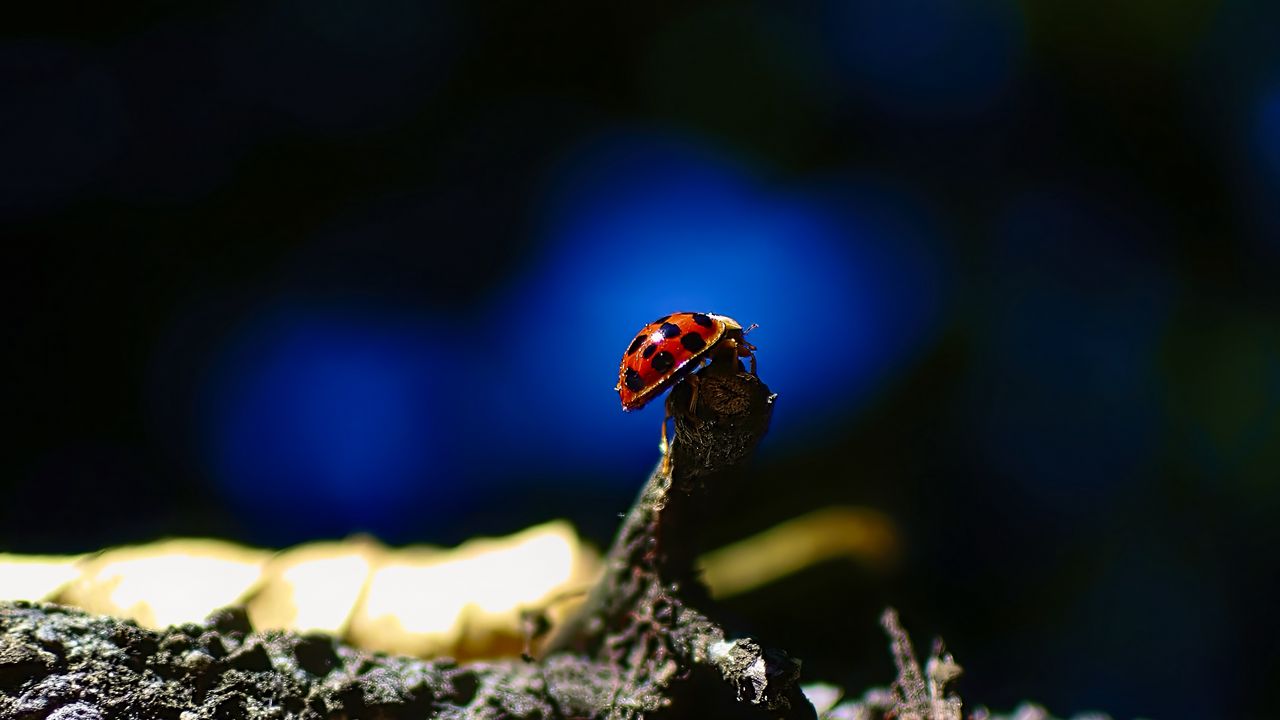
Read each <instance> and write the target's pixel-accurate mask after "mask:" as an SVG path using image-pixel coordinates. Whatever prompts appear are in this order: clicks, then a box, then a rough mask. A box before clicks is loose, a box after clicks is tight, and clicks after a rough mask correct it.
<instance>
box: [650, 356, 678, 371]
mask: <svg viewBox="0 0 1280 720" xmlns="http://www.w3.org/2000/svg"><path fill="white" fill-rule="evenodd" d="M649 362H650V364H652V365H653V369H654V370H657V371H658V372H660V373H665V372H667V371H668V370H670V369H671V368H673V367H675V366H676V359H675V358H673V357H671V353H669V352H667V351H666V350H663V351H662V352H660V353H658V354H657V355H654V356H653V360H650V361H649Z"/></svg>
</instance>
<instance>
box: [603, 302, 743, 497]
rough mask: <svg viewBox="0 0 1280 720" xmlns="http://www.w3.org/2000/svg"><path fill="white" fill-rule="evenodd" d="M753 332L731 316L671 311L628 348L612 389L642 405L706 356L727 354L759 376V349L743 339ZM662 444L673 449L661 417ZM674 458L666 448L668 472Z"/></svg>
mask: <svg viewBox="0 0 1280 720" xmlns="http://www.w3.org/2000/svg"><path fill="white" fill-rule="evenodd" d="M751 327H752V328H754V327H755V326H754V325H753V326H751ZM750 330H751V328H746V329H743V327H742V325H741V323H739V322H738V321H737V320H734V319H733V318H731V317H729V316H727V315H716V314H714V313H692V312H682V313H673V314H671V315H664V316H663V317H660V318H658V319H657V320H654V321H653V322H651V323H649V324H648V325H645V326H644V327H643V328H642V329H641V330H640V332H639V333H637V334H636V336H635V339H634V340H632V341H631V344H630V345H629V346H627V351H626V352H625V353H624V354H623V356H622V365H621V366H620V367H619V368H618V385H617V387H616V388H614V389H615V390H617V391H618V396H619V398H621V400H622V409H623V410H638V409H640V408H642V407H644V406H645V405H646V404H647V403H648V402H649V401H650V400H653V399H654V398H656V397H657V396H658V395H661V394H662V391H663V390H666V389H667V388H669V387H671V386H672V385H674V384H675V383H676V382H678V381H679V380H680V379H681V378H683V377H685V376H686V375H688V374H689V373H690V372H692V371H694V370H695V369H697V368H698V367H699V366H700V365H702V361H704V360H713V361H714V360H715V359H716V358H717V357H721V356H729V358H730V359H732V360H733V367H735V368H736V367H738V363H737V360H736V358H739V357H744V358H749V359H750V361H751V374H752V375H754V374H756V356H755V354H754V351H755V349H756V348H755V346H754V345H752V344H751V343H749V342H747V340H746V337H745V335H746V333H747V332H748V331H750ZM667 417H670V410H669V409H668V412H667ZM662 447H663V449H664V451H667V450H669V448H668V447H667V422H666V418H664V419H663V421H662ZM670 457H671V454H670V452H666V454H665V456H664V458H663V471H664V472H667V471H669V467H670V465H669V463H670Z"/></svg>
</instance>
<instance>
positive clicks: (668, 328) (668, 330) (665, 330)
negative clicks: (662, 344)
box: [662, 323, 680, 340]
mask: <svg viewBox="0 0 1280 720" xmlns="http://www.w3.org/2000/svg"><path fill="white" fill-rule="evenodd" d="M662 337H664V338H666V339H668V340H670V339H671V338H678V337H680V326H679V325H676V324H675V323H662Z"/></svg>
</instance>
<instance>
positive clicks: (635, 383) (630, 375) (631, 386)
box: [622, 368, 644, 392]
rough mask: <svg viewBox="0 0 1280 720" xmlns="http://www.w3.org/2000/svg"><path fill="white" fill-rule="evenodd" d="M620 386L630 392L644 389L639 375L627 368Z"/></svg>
mask: <svg viewBox="0 0 1280 720" xmlns="http://www.w3.org/2000/svg"><path fill="white" fill-rule="evenodd" d="M622 384H623V385H625V386H626V388H627V389H628V390H630V391H631V392H640V388H643V387H644V380H643V379H641V378H640V373H638V372H636V371H635V370H632V369H631V368H627V372H626V376H625V377H624V378H623V379H622Z"/></svg>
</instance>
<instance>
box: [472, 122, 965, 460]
mask: <svg viewBox="0 0 1280 720" xmlns="http://www.w3.org/2000/svg"><path fill="white" fill-rule="evenodd" d="M553 188H554V190H553V192H552V193H551V195H550V196H549V198H548V210H547V215H546V223H545V230H544V232H545V233H546V234H547V250H546V255H545V256H544V257H543V258H541V259H539V260H538V261H537V262H535V263H534V264H533V266H532V267H531V269H530V273H529V275H528V277H527V278H526V279H525V280H524V281H523V282H519V283H517V284H516V285H515V286H514V288H513V290H512V291H511V292H509V293H506V294H504V295H503V296H502V297H501V299H500V301H499V302H497V303H496V304H495V306H494V310H493V315H492V317H491V319H490V320H489V321H488V322H486V323H485V326H486V327H488V328H491V330H492V332H493V335H492V340H491V341H490V342H487V343H483V344H482V346H483V347H491V348H506V349H507V352H505V353H504V352H495V353H492V354H490V355H489V357H488V362H489V363H492V364H502V365H503V366H505V367H506V368H508V372H505V373H503V372H499V373H497V374H496V377H500V378H504V379H512V378H513V381H510V382H506V383H498V384H495V385H494V386H493V388H494V393H495V394H496V395H498V396H499V397H497V398H496V399H495V400H494V401H493V402H492V403H491V406H493V407H498V408H502V410H503V411H504V414H503V415H502V418H503V421H504V422H505V423H507V424H509V427H510V428H511V432H512V442H513V444H514V446H515V447H517V448H520V456H521V457H526V456H535V457H542V458H545V459H550V458H559V459H560V460H561V461H565V462H570V463H581V464H582V466H583V467H592V468H597V469H600V470H603V469H606V468H613V469H614V470H615V471H616V469H617V459H618V457H619V454H620V453H621V455H622V456H624V457H627V458H630V459H631V461H632V463H637V462H643V461H644V460H645V459H648V460H649V461H652V460H653V458H654V457H655V454H654V445H655V443H656V442H657V431H658V427H657V425H658V421H659V420H660V418H661V416H662V410H661V408H660V407H654V406H660V405H661V403H654V404H653V406H651V408H653V409H646V411H644V412H642V413H640V414H639V415H638V416H637V415H634V414H633V415H624V414H623V413H622V411H621V409H620V407H619V405H618V402H617V398H616V394H615V393H614V392H613V390H612V387H613V385H614V384H615V383H616V382H617V366H618V362H619V360H620V358H621V353H622V350H623V349H625V347H626V344H627V342H628V341H629V340H630V338H631V337H632V336H633V335H634V334H635V332H636V330H638V329H639V328H640V327H642V326H643V325H644V324H645V323H647V322H649V321H650V320H652V319H653V318H654V317H657V316H659V315H661V314H664V313H667V312H676V311H681V310H696V311H706V312H719V313H724V314H730V315H731V316H733V317H734V318H736V319H737V320H739V321H740V322H742V323H744V324H751V323H757V324H759V326H760V327H759V329H757V330H755V331H753V334H752V335H751V339H752V341H753V342H754V343H755V344H756V345H758V346H759V348H760V350H759V353H758V358H759V364H760V367H761V372H762V373H765V372H766V370H767V374H766V376H767V378H768V380H769V382H770V383H771V384H775V385H776V386H777V387H778V388H779V389H781V390H782V391H783V394H782V397H781V398H780V400H779V402H778V407H777V410H776V414H775V425H776V428H777V436H778V438H779V439H780V440H782V441H784V442H785V441H787V440H788V439H790V440H792V441H794V440H795V439H796V438H797V437H799V436H801V435H802V434H804V433H811V432H815V431H820V429H821V428H823V427H825V424H824V421H826V420H830V419H832V418H836V417H848V416H849V415H850V414H852V413H855V412H856V411H857V410H858V409H859V407H861V406H862V404H863V403H865V402H866V400H867V399H868V396H869V395H870V394H871V392H872V391H873V389H875V388H877V387H880V386H881V385H882V384H883V383H884V382H886V380H887V379H886V374H887V373H888V372H889V371H890V370H892V369H894V368H900V367H902V366H904V365H906V364H909V362H910V357H911V355H912V354H913V353H915V352H918V351H919V350H920V349H921V347H922V345H923V343H924V341H925V340H926V338H928V337H929V336H930V333H931V332H932V331H933V330H934V329H935V326H936V322H937V318H938V315H939V310H938V307H937V305H938V303H939V302H940V300H941V297H940V295H941V292H942V290H941V283H942V281H943V278H942V277H941V272H942V271H941V269H940V267H939V261H938V259H937V257H935V254H934V253H933V251H932V250H931V245H930V243H931V241H932V238H931V237H929V236H928V235H927V231H926V229H925V228H924V227H922V225H921V223H920V222H918V221H917V220H916V219H914V218H912V217H910V215H909V213H907V212H895V210H896V208H895V203H896V204H897V205H898V206H899V207H901V206H902V205H903V201H902V200H901V199H899V198H894V197H893V196H892V195H889V194H886V195H885V196H883V197H876V202H874V203H872V202H870V201H869V198H868V196H866V195H860V194H859V191H857V190H856V189H852V188H849V189H847V190H846V189H843V188H840V189H833V188H831V187H824V188H817V187H814V188H810V190H809V191H808V192H806V191H805V190H804V189H803V188H788V187H785V186H781V185H776V184H775V185H772V186H771V185H770V184H769V183H768V182H766V181H765V180H764V179H763V178H761V177H759V176H756V175H754V174H753V173H752V172H751V171H750V170H749V169H748V168H746V167H744V166H743V165H742V164H740V163H738V162H735V161H733V160H731V159H729V158H727V157H725V156H722V155H717V154H716V153H715V152H714V151H712V150H710V149H708V148H706V147H699V146H698V145H697V144H696V143H694V142H693V141H692V140H687V139H685V140H682V139H675V138H670V137H662V136H657V135H652V134H644V133H618V134H614V135H609V136H605V137H602V138H600V139H598V140H597V141H596V142H593V143H591V144H588V145H586V146H585V147H582V148H579V149H578V150H577V151H576V152H575V153H573V154H571V156H570V157H569V158H568V159H566V161H565V162H564V164H563V165H562V166H561V168H560V170H559V171H558V173H557V174H556V176H555V177H554V178H553ZM819 190H820V191H819ZM881 200H886V202H880V201H881ZM908 204H909V203H908ZM913 209H914V208H913ZM512 373H516V374H515V375H514V376H513V375H512ZM531 408H548V409H551V410H549V412H552V413H554V418H555V419H554V421H548V419H547V418H546V417H544V416H543V415H542V414H540V413H538V412H530V409H531ZM639 425H643V426H644V427H646V428H650V427H651V428H652V433H648V432H644V431H642V430H637V426H639ZM622 477H623V478H629V477H631V476H627V475H625V474H624V475H622ZM626 482H631V480H630V479H627V480H626Z"/></svg>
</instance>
